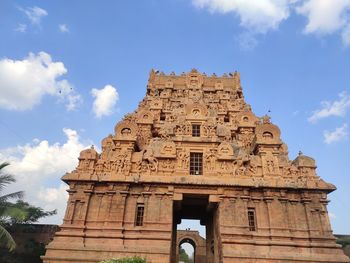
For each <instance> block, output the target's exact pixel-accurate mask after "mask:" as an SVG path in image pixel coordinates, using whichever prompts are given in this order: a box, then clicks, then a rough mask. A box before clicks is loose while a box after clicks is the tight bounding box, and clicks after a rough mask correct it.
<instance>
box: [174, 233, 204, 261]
mask: <svg viewBox="0 0 350 263" xmlns="http://www.w3.org/2000/svg"><path fill="white" fill-rule="evenodd" d="M185 243H189V244H190V245H192V247H193V250H194V251H193V262H194V263H207V260H206V240H205V238H203V237H201V236H200V235H199V232H198V231H195V230H178V231H177V242H176V261H175V262H176V263H178V262H179V252H180V247H181V245H182V244H185Z"/></svg>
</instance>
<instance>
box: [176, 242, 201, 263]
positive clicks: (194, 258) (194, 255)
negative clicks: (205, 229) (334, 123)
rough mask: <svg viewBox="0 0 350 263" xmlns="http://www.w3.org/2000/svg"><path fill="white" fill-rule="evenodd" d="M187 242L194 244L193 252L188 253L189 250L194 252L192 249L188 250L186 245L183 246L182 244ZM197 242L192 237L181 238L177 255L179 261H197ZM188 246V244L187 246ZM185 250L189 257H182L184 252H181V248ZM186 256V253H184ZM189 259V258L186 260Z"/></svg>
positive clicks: (190, 262) (192, 262)
mask: <svg viewBox="0 0 350 263" xmlns="http://www.w3.org/2000/svg"><path fill="white" fill-rule="evenodd" d="M186 244H189V245H190V246H192V248H193V253H188V252H192V251H191V249H190V250H188V249H186V248H185V247H183V246H182V245H186ZM196 247H197V245H196V243H195V241H194V240H192V239H191V238H188V237H185V238H183V239H182V240H180V242H179V245H178V248H177V249H178V252H177V255H178V261H177V262H179V263H180V262H186V263H196V262H197V261H196ZM187 248H188V246H187ZM182 249H183V250H184V252H185V253H186V254H187V256H188V257H182V255H181V254H182V253H181V250H182ZM183 256H184V255H183ZM186 259H187V260H186Z"/></svg>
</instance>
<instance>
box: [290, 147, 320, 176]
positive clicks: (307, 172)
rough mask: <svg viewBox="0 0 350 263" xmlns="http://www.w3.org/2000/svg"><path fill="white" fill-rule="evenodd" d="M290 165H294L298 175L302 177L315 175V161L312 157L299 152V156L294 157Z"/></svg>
mask: <svg viewBox="0 0 350 263" xmlns="http://www.w3.org/2000/svg"><path fill="white" fill-rule="evenodd" d="M292 165H295V166H296V167H297V168H298V170H299V172H300V175H301V176H303V177H314V176H316V162H315V160H314V159H313V158H311V157H309V156H306V155H304V154H302V153H301V152H300V153H299V156H298V157H297V158H295V160H294V161H293V162H292Z"/></svg>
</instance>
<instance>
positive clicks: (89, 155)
mask: <svg viewBox="0 0 350 263" xmlns="http://www.w3.org/2000/svg"><path fill="white" fill-rule="evenodd" d="M78 159H79V165H78V167H77V168H78V170H91V169H93V168H94V166H95V163H96V161H97V160H98V153H97V152H96V151H95V149H94V147H93V146H91V148H90V149H86V150H83V151H82V152H81V153H80V156H79V158H78Z"/></svg>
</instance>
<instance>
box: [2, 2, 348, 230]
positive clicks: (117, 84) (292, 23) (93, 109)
mask: <svg viewBox="0 0 350 263" xmlns="http://www.w3.org/2000/svg"><path fill="white" fill-rule="evenodd" d="M151 68H155V69H159V70H161V71H164V72H165V73H168V74H169V73H170V72H171V71H174V72H176V73H177V74H180V73H182V72H187V71H189V70H191V69H192V68H197V69H198V70H199V71H200V72H205V73H207V74H212V73H216V74H217V75H221V74H223V73H225V72H232V71H234V70H238V71H239V72H240V73H241V80H242V85H243V90H244V95H245V99H246V101H247V102H248V103H249V104H251V106H252V108H253V111H254V112H255V113H256V114H257V115H258V116H262V115H264V114H266V113H267V112H268V111H269V110H270V111H271V112H270V113H269V114H270V115H271V117H272V121H273V122H274V123H275V124H277V125H278V126H279V127H280V128H281V131H282V138H283V140H284V142H286V143H287V145H288V146H289V156H290V159H294V158H295V157H296V156H297V153H298V151H299V150H301V151H302V152H303V153H304V154H306V155H309V156H312V157H314V158H315V159H316V161H317V165H318V175H319V176H321V177H322V178H323V179H325V180H326V181H328V182H331V183H333V184H335V185H336V186H337V188H338V190H337V191H335V192H334V193H332V194H331V195H330V200H331V203H330V204H329V212H330V213H331V221H332V226H333V229H334V232H335V233H343V234H350V227H349V224H348V218H349V217H350V204H349V203H348V200H349V199H350V194H349V188H350V180H349V172H348V171H349V165H350V147H349V146H350V141H349V125H350V119H349V114H350V113H349V111H350V1H348V0H335V1H334V0H317V1H316V0H297V1H292V0H289V1H288V0H279V1H273V0H261V1H256V2H249V1H246V2H245V1H236V0H232V1H229V0H226V1H225V0H192V1H185V0H173V1H165V0H162V1H160V0H159V1H156V0H151V1H7V0H2V1H1V2H0V127H1V128H0V136H1V138H2V140H0V161H5V160H7V161H10V162H11V163H12V165H11V167H9V169H8V170H9V171H10V172H12V173H14V174H16V176H17V179H18V182H17V183H16V184H15V185H13V186H11V189H10V190H12V189H16V190H19V189H23V190H25V191H26V199H27V200H28V201H30V202H31V203H34V204H36V205H40V206H42V207H44V208H46V209H53V208H56V207H57V208H58V209H59V214H58V215H57V216H55V217H52V218H48V219H47V220H46V221H45V222H48V223H60V221H61V217H62V214H63V213H64V208H65V200H66V199H65V198H66V195H65V186H64V184H63V183H61V182H60V177H61V176H62V175H63V174H64V173H65V172H66V171H70V170H72V169H73V168H74V167H75V165H76V158H77V157H78V153H79V151H80V150H81V149H83V148H85V147H88V146H89V145H91V144H94V145H96V147H97V148H99V147H100V142H101V140H102V139H103V138H104V137H106V136H107V135H108V134H110V133H112V132H113V130H114V126H115V124H116V123H117V122H118V121H119V120H120V119H121V118H122V116H123V115H124V114H125V113H127V112H132V111H133V110H135V109H136V107H137V105H138V103H139V101H140V100H141V99H142V98H143V96H144V94H145V91H146V84H147V79H148V74H149V71H150V69H151Z"/></svg>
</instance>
